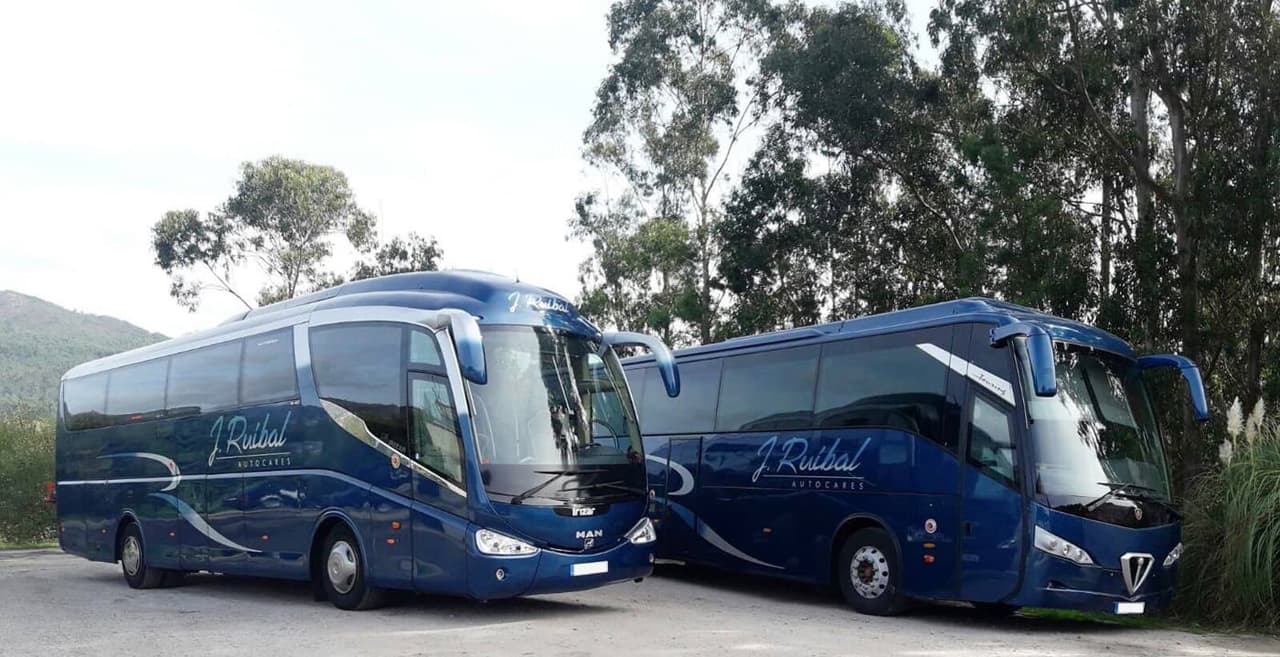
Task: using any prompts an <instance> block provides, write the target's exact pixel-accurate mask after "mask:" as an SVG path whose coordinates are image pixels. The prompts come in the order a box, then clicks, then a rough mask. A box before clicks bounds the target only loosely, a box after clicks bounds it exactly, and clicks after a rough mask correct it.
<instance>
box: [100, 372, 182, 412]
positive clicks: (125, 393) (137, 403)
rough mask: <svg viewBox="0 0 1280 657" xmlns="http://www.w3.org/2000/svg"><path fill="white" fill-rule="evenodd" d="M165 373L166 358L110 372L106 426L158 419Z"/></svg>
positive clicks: (162, 402)
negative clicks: (108, 420) (108, 422)
mask: <svg viewBox="0 0 1280 657" xmlns="http://www.w3.org/2000/svg"><path fill="white" fill-rule="evenodd" d="M168 372H169V359H168V358H161V359H159V360H153V361H148V362H145V363H138V364H137V365H129V366H127V367H121V368H119V369H116V370H112V371H111V376H110V379H109V381H108V383H107V415H108V416H109V417H110V422H111V423H112V424H122V423H126V422H135V421H139V420H149V419H153V418H156V417H159V416H160V415H161V411H163V410H164V384H165V377H166V376H167V374H168Z"/></svg>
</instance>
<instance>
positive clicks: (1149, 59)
mask: <svg viewBox="0 0 1280 657" xmlns="http://www.w3.org/2000/svg"><path fill="white" fill-rule="evenodd" d="M1278 16H1280V10H1278V9H1277V7H1276V6H1274V5H1273V2H1272V1H1271V0H1247V1H1234V2H1232V1H1228V0H1193V1H1190V2H1174V1H1173V0H1125V1H1123V2H1122V1H1120V0H1110V1H1108V0H1102V1H1085V0H1030V1H1028V0H994V1H991V0H941V1H940V2H939V3H938V5H937V7H936V8H935V9H934V10H933V11H932V12H931V14H930V16H929V17H928V18H929V21H928V34H929V42H928V44H919V43H917V42H916V39H915V36H914V35H913V33H912V31H911V30H910V29H909V24H908V22H907V20H906V18H907V17H906V11H905V8H904V5H903V4H902V3H901V2H900V1H899V0H882V1H867V2H860V3H849V4H843V5H838V6H835V7H802V6H798V5H796V4H792V3H787V2H785V1H783V0H778V1H776V2H767V1H765V0H761V1H760V2H756V3H745V2H735V1H734V0H708V1H707V2H678V1H675V0H647V1H644V2H640V1H634V2H630V1H626V0H623V1H620V2H618V3H616V4H615V5H614V8H613V11H612V12H611V14H610V26H611V45H613V46H614V51H615V54H616V56H617V58H616V60H615V64H614V66H613V67H612V68H611V69H610V71H609V75H608V76H607V77H606V78H605V80H604V82H603V83H602V85H601V91H600V95H599V97H598V100H597V104H596V109H595V115H594V121H593V123H592V126H591V127H590V128H589V129H588V131H587V146H588V148H587V159H588V161H590V162H592V163H593V164H597V165H601V164H607V165H612V166H613V167H615V168H616V169H617V170H618V171H620V172H621V173H622V177H623V178H624V179H625V180H626V181H628V183H629V184H628V189H629V190H630V191H629V195H630V196H631V197H633V198H631V199H628V200H625V201H621V202H614V203H612V204H606V203H602V202H600V201H599V200H598V198H597V197H586V199H585V200H586V201H589V203H586V204H585V205H586V206H587V207H589V208H591V212H589V213H588V215H590V219H591V220H590V221H587V220H584V219H582V217H583V216H584V214H583V207H584V203H583V200H580V202H579V213H578V215H579V219H578V220H576V221H575V223H574V225H573V229H572V231H571V233H572V235H573V236H575V237H578V238H580V239H586V240H588V241H591V242H592V244H593V246H594V247H595V255H594V256H593V258H592V259H591V260H589V261H588V262H587V263H584V266H583V271H584V298H585V300H587V301H589V302H595V303H597V305H598V306H600V307H601V308H604V307H606V306H607V307H611V308H616V309H617V314H616V315H606V316H605V318H606V320H607V321H610V322H614V323H617V324H618V325H620V326H626V327H628V328H641V327H648V328H651V329H657V330H662V329H663V326H664V325H663V324H661V321H666V320H667V318H672V319H674V320H675V324H676V325H677V326H680V325H682V323H683V324H687V325H689V326H695V327H697V329H698V330H691V331H688V332H687V333H684V334H681V333H679V332H678V331H676V332H675V334H674V336H675V337H676V339H677V341H681V340H688V341H695V342H696V341H705V340H707V339H709V338H712V337H720V336H726V335H737V334H747V333H755V332H759V331H765V330H772V329H777V328H783V327H788V326H794V325H799V324H808V323H813V322H820V321H826V320H832V319H838V318H843V317H848V316H852V315H858V314H864V313H870V312H880V311H887V310H893V309H897V308H902V307H906V306H910V305H915V304H919V303H925V302H929V301H934V300H941V299H948V298H956V297H962V296H967V295H987V296H994V297H998V298H1003V299H1007V300H1010V301H1014V302H1017V303H1022V304H1025V305H1030V306H1034V307H1039V308H1042V309H1044V310H1047V311H1050V312H1054V313H1056V314H1060V315H1065V316H1069V317H1076V318H1080V319H1083V320H1085V321H1091V322H1094V323H1097V324H1099V325H1100V326H1102V327H1104V328H1107V329H1109V330H1112V331H1114V332H1116V333H1118V334H1119V335H1122V336H1124V337H1126V338H1127V339H1129V340H1130V341H1131V342H1133V343H1134V344H1136V345H1137V346H1138V347H1139V348H1140V349H1141V350H1143V351H1148V352H1150V351H1166V350H1176V351H1181V352H1182V353H1185V354H1187V355H1189V356H1191V357H1192V358H1193V359H1195V360H1197V361H1198V362H1199V363H1200V364H1201V367H1202V369H1203V371H1204V373H1205V374H1206V375H1207V379H1208V382H1209V387H1210V393H1211V395H1212V397H1213V399H1214V401H1215V402H1216V405H1219V406H1220V405H1221V402H1223V401H1224V400H1226V399H1230V398H1232V397H1234V396H1236V395H1239V396H1240V397H1242V398H1243V399H1244V400H1245V401H1246V403H1249V404H1251V403H1253V400H1255V399H1257V398H1258V397H1259V396H1268V397H1270V398H1272V399H1274V398H1275V397H1276V396H1277V395H1280V349H1277V348H1276V346H1275V345H1276V338H1277V335H1276V331H1277V329H1276V328H1274V327H1276V326H1277V325H1278V324H1277V322H1276V321H1275V320H1276V319H1277V315H1278V314H1280V312H1278V311H1280V307H1278V305H1277V290H1278V288H1277V284H1278V283H1280V267H1277V257H1278V256H1280V220H1278V218H1277V206H1278V205H1280V175H1278V174H1280V123H1278V122H1277V120H1276V118H1275V116H1274V114H1275V108H1276V104H1277V99H1278V98H1280V65H1277V61H1280V58H1278V57H1277V55H1280V36H1278V35H1277V32H1276V24H1277V20H1278ZM708 17H733V18H732V19H731V20H729V21H728V23H727V24H728V25H747V24H749V25H751V26H752V29H751V36H750V38H749V39H747V40H745V41H740V40H738V39H734V38H729V37H723V36H722V34H723V33H722V32H720V31H718V28H717V29H712V30H710V31H708V30H706V29H705V26H706V25H708V24H712V25H718V23H717V22H716V21H714V20H712V21H711V22H710V23H708ZM734 21H738V22H734ZM745 31H746V29H745V28H744V32H745ZM738 43H743V44H744V45H743V46H742V47H741V48H738V47H736V46H737V44H738ZM686 44H691V45H686ZM726 44H732V45H733V46H735V47H733V48H729V49H728V50H727V52H730V53H732V55H729V56H728V57H727V59H726V58H725V57H721V58H719V59H717V58H715V57H712V58H710V59H709V60H708V61H711V62H721V63H722V62H724V61H731V62H732V68H733V70H735V71H741V72H742V73H741V74H739V75H737V76H730V75H729V74H728V73H727V72H726V71H728V69H724V68H719V69H716V68H714V67H712V68H710V69H708V68H706V67H703V68H698V67H696V66H694V67H689V66H687V65H686V64H685V62H688V61H698V60H697V59H696V58H694V59H686V58H685V57H686V56H687V55H688V54H689V53H704V52H713V53H714V52H721V53H723V52H726V50H725V48H724V46H725V45H726ZM921 47H931V48H933V49H934V50H935V51H936V53H937V62H936V64H930V65H925V64H922V63H921V62H922V59H921V58H920V56H919V55H920V48H921ZM690 70H693V71H698V70H713V71H718V73H717V74H715V75H710V76H709V80H708V81H705V82H703V83H701V84H690V81H692V80H698V79H701V78H698V77H697V76H693V75H687V74H686V72H687V71H690ZM743 85H745V86H746V91H743ZM730 88H733V89H736V90H737V93H734V94H730V93H729V91H728V90H729V89H730ZM689 90H696V93H694V94H693V96H692V97H693V98H695V99H696V100H697V102H693V101H691V100H684V99H685V98H686V96H685V95H682V94H687V93H689ZM696 117H702V118H701V119H699V120H695V119H696ZM742 117H746V118H745V119H743V120H744V121H745V122H748V123H750V122H755V123H757V125H758V128H759V129H758V131H757V134H758V137H759V138H758V139H753V140H752V141H753V142H754V143H755V151H754V152H753V153H752V154H751V155H750V157H749V158H747V159H746V162H745V164H744V165H742V166H740V167H733V166H726V167H723V168H720V167H719V166H718V165H717V166H714V167H713V166H710V165H707V164H706V163H708V162H717V160H716V158H715V157H712V156H713V155H714V156H718V155H720V154H721V153H722V151H723V147H725V146H731V145H734V144H735V143H737V139H735V137H733V136H730V137H729V138H727V139H726V138H723V137H722V138H721V139H719V140H716V139H712V138H710V137H709V136H708V135H710V134H712V133H711V132H709V131H708V130H707V129H706V126H711V127H713V128H714V127H719V128H721V129H728V130H729V131H728V132H726V133H719V134H728V135H734V134H735V133H734V132H733V131H732V127H733V126H736V125H738V123H737V121H738V120H739V119H742ZM688 181H693V183H694V184H693V185H690V184H689V183H688ZM708 182H713V183H715V184H716V185H717V191H716V194H714V195H711V196H707V197H706V198H707V199H708V205H709V207H707V208H705V209H703V210H697V203H696V200H697V199H698V198H699V196H698V195H697V194H696V192H697V191H698V190H699V189H701V187H699V185H702V184H705V183H708ZM690 190H692V191H693V192H695V193H693V194H690V193H689V191H690ZM648 205H653V206H654V207H655V208H656V210H650V209H649V207H648ZM695 210H696V211H695ZM652 217H669V218H677V219H680V220H682V221H684V222H685V224H686V225H687V226H689V228H690V230H689V231H688V233H689V235H688V238H687V239H686V241H685V242H684V243H683V244H679V243H675V242H671V241H663V242H660V243H656V244H655V243H652V242H644V241H643V240H640V239H639V238H638V237H637V236H638V235H640V234H641V231H640V227H641V226H642V225H644V223H645V221H647V220H649V219H650V218H652ZM699 217H706V218H709V220H707V221H698V220H697V219H698V218H699ZM704 229H705V230H706V232H705V233H703V232H701V231H702V230H704ZM672 237H673V239H677V240H678V235H675V234H672ZM704 238H705V241H704ZM646 245H649V246H648V247H646ZM645 248H660V249H661V251H662V252H663V253H667V254H682V253H689V254H691V260H690V261H689V262H688V263H685V264H684V266H683V267H679V266H672V267H668V268H666V269H661V270H660V269H658V268H645V267H640V266H638V265H640V264H647V263H650V262H654V261H655V260H654V259H653V258H651V257H649V253H648V252H646V251H644V249H645ZM707 255H710V256H711V257H705V256H707ZM659 261H660V259H659ZM704 264H705V265H708V266H709V268H708V269H707V271H708V272H709V275H708V276H705V277H702V276H700V274H701V270H700V266H702V265H704ZM662 272H669V273H670V274H671V275H669V276H667V278H666V279H665V280H666V281H669V282H671V283H673V284H674V285H675V288H674V289H673V290H668V289H667V288H663V287H660V286H657V285H655V283H654V282H655V281H657V280H658V279H659V277H660V276H661V273H662ZM705 290H714V291H717V292H721V293H722V294H723V297H722V298H720V300H719V302H718V303H716V304H714V307H713V310H714V317H715V325H714V326H713V330H705V327H704V326H702V325H700V324H698V322H697V319H696V318H697V317H698V315H697V314H696V313H697V312H698V311H705V310H706V309H707V307H706V306H698V305H697V304H694V305H693V306H692V307H691V308H688V311H691V312H692V313H694V314H690V315H683V314H681V313H683V312H686V309H685V307H684V306H682V305H681V302H680V300H682V299H685V298H690V297H691V298H693V299H694V300H702V299H704V298H705V297H703V296H702V295H703V292H704V291H705ZM658 291H662V292H663V294H658V293H657V292H658ZM619 300H620V301H621V302H620V303H615V301H619ZM653 308H661V309H662V310H663V312H659V313H656V314H654V315H652V316H653V317H657V318H658V319H659V320H660V321H659V322H657V323H655V322H651V321H650V317H651V314H650V312H649V310H650V309H653ZM1180 397H1181V395H1177V396H1174V395H1161V398H1168V399H1178V398H1180ZM1165 410H1166V411H1168V412H1169V413H1171V414H1173V416H1174V417H1173V418H1171V419H1182V420H1183V421H1182V422H1177V421H1174V422H1171V423H1166V425H1173V426H1175V427H1176V426H1178V425H1181V427H1180V430H1177V431H1173V432H1171V433H1172V436H1173V438H1172V440H1173V447H1174V460H1175V462H1176V463H1177V465H1178V467H1177V475H1178V477H1177V478H1178V481H1179V482H1180V483H1182V484H1185V483H1186V482H1187V481H1189V480H1190V478H1191V477H1192V476H1193V475H1194V473H1195V472H1197V471H1198V470H1199V469H1200V468H1201V466H1202V465H1203V464H1204V463H1205V462H1207V461H1208V460H1209V458H1208V457H1209V455H1210V454H1211V452H1212V449H1213V447H1212V445H1213V444H1214V441H1212V440H1205V439H1202V438H1201V437H1200V435H1199V432H1198V430H1197V428H1196V427H1195V425H1194V424H1193V423H1192V422H1191V421H1190V416H1189V413H1187V412H1186V411H1185V409H1183V408H1181V407H1180V406H1177V407H1175V406H1171V407H1169V408H1168V409H1165Z"/></svg>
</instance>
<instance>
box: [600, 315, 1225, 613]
mask: <svg viewBox="0 0 1280 657" xmlns="http://www.w3.org/2000/svg"><path fill="white" fill-rule="evenodd" d="M676 359H677V361H678V362H679V365H680V373H681V377H682V380H683V385H684V387H683V392H682V393H681V395H680V397H679V398H678V399H670V398H668V397H667V396H666V395H665V394H663V391H662V386H661V369H659V368H658V367H657V361H655V360H654V359H652V358H647V357H643V356H641V357H636V358H633V359H628V360H626V361H624V369H625V370H626V371H627V377H628V378H629V379H630V380H631V382H632V385H633V387H634V389H635V390H636V395H637V401H638V403H639V406H640V418H641V421H642V426H643V428H644V448H645V459H646V460H647V462H648V476H649V487H650V488H651V489H653V490H654V492H655V496H654V497H653V499H652V500H651V506H650V514H651V516H652V517H653V519H654V522H655V523H656V524H657V525H658V531H659V539H658V546H657V553H658V557H659V558H660V559H666V560H672V561H677V562H690V563H697V564H704V565H710V566H713V567H717V568H722V569H727V570H731V571H736V572H742V573H750V574H756V575H768V576H775V577H782V578H788V579H792V580H800V581H807V582H817V583H821V584H831V585H834V586H835V587H837V588H839V590H840V591H841V593H842V594H843V597H844V599H845V601H847V602H848V604H849V605H850V606H852V607H853V608H854V609H856V610H857V611H860V612H864V613H870V614H892V613H896V612H898V611H900V610H902V609H903V608H904V607H905V606H906V604H907V602H908V601H909V600H912V599H923V600H952V601H967V602H971V603H973V604H974V606H976V607H979V608H980V609H983V610H986V611H989V612H991V613H1009V612H1011V611H1012V610H1014V609H1017V608H1018V607H1022V606H1035V607H1059V608H1070V609H1086V610H1100V611H1105V612H1110V613H1143V612H1147V611H1151V610H1153V609H1155V608H1157V607H1159V606H1161V605H1164V604H1166V603H1167V602H1168V601H1169V599H1170V597H1171V595H1172V593H1173V586H1174V574H1175V569H1176V564H1177V561H1178V558H1179V556H1180V555H1181V552H1182V545H1181V542H1180V528H1179V516H1178V513H1177V511H1176V510H1175V509H1174V507H1173V505H1172V503H1171V497H1170V488H1169V475H1168V470H1167V467H1166V463H1165V456H1164V449H1163V446H1162V438H1161V435H1160V430H1159V428H1158V426H1157V424H1156V415H1155V413H1154V412H1153V409H1152V405H1151V401H1150V398H1149V395H1148V391H1147V389H1146V387H1144V383H1143V380H1142V376H1141V374H1142V373H1143V372H1144V371H1146V370H1148V369H1152V368H1167V367H1173V368H1177V369H1179V370H1180V371H1181V373H1182V375H1183V376H1184V377H1185V379H1186V382H1187V384H1188V387H1189V389H1190V397H1191V401H1192V405H1193V409H1194V412H1195V414H1196V416H1197V417H1198V418H1200V419H1204V418H1207V417H1208V410H1207V407H1206V401H1205V393H1204V388H1203V385H1202V384H1201V380H1200V375H1199V371H1198V370H1197V369H1196V367H1195V365H1194V364H1192V363H1191V362H1190V361H1188V360H1187V359H1185V358H1183V357H1180V356H1169V355H1165V356H1142V357H1139V356H1137V355H1135V353H1134V350H1133V349H1132V348H1131V347H1130V346H1129V345H1128V344H1126V343H1125V342H1124V341H1122V340H1120V339H1119V338H1117V337H1115V336H1113V335H1111V334H1108V333H1106V332H1104V331H1101V330H1099V329H1097V328H1094V327H1091V326H1087V325H1084V324H1081V323H1078V322H1073V321H1069V320H1065V319H1061V318H1058V317H1053V316H1050V315H1046V314H1043V313H1040V312H1037V311H1034V310H1031V309H1028V308H1023V307H1019V306H1015V305H1011V304H1007V303H1002V302H998V301H992V300H987V299H966V300H960V301H952V302H947V303H940V304H936V305H931V306H924V307H919V308H914V309H910V310H903V311H898V312H892V313H886V314H882V315H876V316H869V317H865V318H859V319H851V320H848V321H843V322H836V323H832V324H826V325H821V326H811V327H805V328H797V329H793V330H787V331H781V332H777V333H771V334H765V335H757V336H752V337H745V338H740V339H734V340H729V341H727V342H722V343H718V344H711V345H705V346H701V347H696V348H692V349H687V350H683V351H679V352H677V353H676Z"/></svg>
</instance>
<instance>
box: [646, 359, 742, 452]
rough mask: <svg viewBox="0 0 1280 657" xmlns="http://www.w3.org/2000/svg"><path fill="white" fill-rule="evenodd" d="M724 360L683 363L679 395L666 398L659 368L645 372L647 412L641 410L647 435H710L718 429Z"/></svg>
mask: <svg viewBox="0 0 1280 657" xmlns="http://www.w3.org/2000/svg"><path fill="white" fill-rule="evenodd" d="M723 361H724V359H722V358H714V359H711V360H703V361H697V362H694V363H680V381H681V383H680V396H679V397H676V398H675V399H672V398H671V397H668V396H667V392H666V388H664V387H663V385H662V378H661V377H660V376H659V375H658V368H656V367H651V368H648V369H646V370H645V372H644V397H643V399H644V410H642V411H640V417H641V418H642V419H641V422H643V423H644V424H643V425H642V426H643V427H644V431H645V433H649V434H658V435H662V434H677V433H708V432H711V431H713V430H715V422H716V397H718V396H719V393H720V364H721V363H722V362H723Z"/></svg>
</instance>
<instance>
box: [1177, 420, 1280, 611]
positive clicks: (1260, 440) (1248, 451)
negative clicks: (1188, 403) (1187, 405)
mask: <svg viewBox="0 0 1280 657" xmlns="http://www.w3.org/2000/svg"><path fill="white" fill-rule="evenodd" d="M1232 410H1233V412H1234V413H1235V415H1236V418H1237V419H1236V421H1235V423H1234V428H1233V430H1232V433H1233V434H1234V435H1233V438H1228V439H1227V440H1226V441H1224V443H1223V447H1222V449H1221V450H1220V454H1221V456H1222V461H1223V463H1222V464H1220V465H1219V466H1218V467H1216V468H1215V469H1214V471H1212V472H1210V473H1207V474H1205V475H1203V476H1202V477H1201V478H1199V479H1198V480H1197V481H1196V482H1195V483H1194V484H1193V486H1192V488H1191V491H1190V493H1189V495H1188V498H1187V500H1186V504H1185V505H1184V509H1185V512H1186V517H1185V518H1184V520H1183V544H1184V545H1185V546H1186V548H1185V552H1184V554H1183V557H1182V566H1181V568H1180V571H1181V572H1180V573H1179V583H1180V589H1181V590H1180V591H1179V596H1178V602H1177V605H1178V608H1179V610H1180V611H1181V612H1182V614H1183V615H1185V616H1188V617H1190V618H1191V619H1194V620H1197V621H1201V622H1205V623H1209V624H1212V625H1225V626H1232V627H1249V628H1251V629H1261V630H1278V629H1280V566H1277V564H1280V426H1277V425H1276V424H1264V423H1263V422H1262V420H1261V412H1260V410H1261V409H1258V411H1256V412H1255V414H1254V416H1252V417H1251V418H1250V421H1249V426H1248V428H1247V429H1245V430H1243V431H1242V430H1241V429H1240V427H1241V423H1240V421H1239V419H1238V418H1239V408H1238V406H1237V407H1235V408H1233V409H1232Z"/></svg>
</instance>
